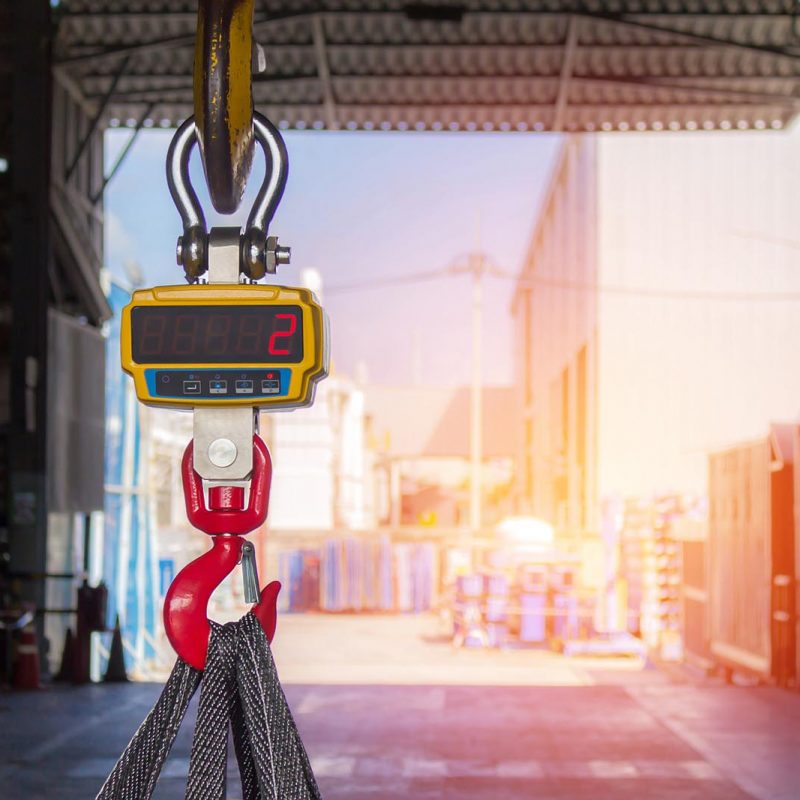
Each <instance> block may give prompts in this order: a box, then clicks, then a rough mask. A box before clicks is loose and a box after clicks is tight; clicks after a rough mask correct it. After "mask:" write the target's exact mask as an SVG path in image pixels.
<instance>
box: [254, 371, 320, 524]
mask: <svg viewBox="0 0 800 800" xmlns="http://www.w3.org/2000/svg"><path fill="white" fill-rule="evenodd" d="M332 389H333V387H332V385H331V380H330V379H328V380H326V381H323V382H322V383H321V384H319V386H318V387H317V393H316V399H315V401H314V405H313V406H311V407H310V408H301V409H298V410H296V411H291V412H278V413H272V414H262V415H261V420H262V423H261V425H262V432H263V435H264V438H265V440H266V441H267V444H268V446H269V449H270V453H271V455H272V490H271V492H270V504H269V517H268V524H269V527H271V528H277V529H281V530H293V529H294V530H331V529H332V528H333V527H334V521H335V520H334V493H335V487H334V453H335V438H334V430H333V415H332V408H331V400H332V394H334V392H333V391H332Z"/></svg>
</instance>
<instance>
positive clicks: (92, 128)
mask: <svg viewBox="0 0 800 800" xmlns="http://www.w3.org/2000/svg"><path fill="white" fill-rule="evenodd" d="M127 66H128V58H125V59H123V61H122V63H121V64H120V65H119V67H118V68H117V71H116V72H115V73H114V78H113V80H112V81H111V86H109V88H108V91H107V92H106V94H105V96H104V97H103V99H102V100H101V101H100V105H99V106H98V108H97V111H96V112H95V115H94V117H93V118H92V121H91V122H90V123H89V130H87V131H86V133H85V134H84V136H83V139H81V141H80V144H79V145H78V150H77V152H76V153H75V155H74V156H73V158H72V161H71V162H70V164H69V166H68V167H67V171H66V173H65V174H64V183H69V179H70V178H71V177H72V173H73V172H75V168H76V167H77V166H78V164H79V163H80V160H81V156H82V155H83V153H84V151H85V150H86V147H87V146H88V144H89V142H91V141H92V136H94V134H95V132H96V131H97V129H98V127H99V125H100V122H101V121H102V119H103V114H105V112H106V107H107V106H108V103H109V101H110V100H111V98H112V97H113V95H114V92H115V91H116V88H117V84H118V83H119V79H120V78H121V77H122V76H123V74H124V73H125V69H126V68H127Z"/></svg>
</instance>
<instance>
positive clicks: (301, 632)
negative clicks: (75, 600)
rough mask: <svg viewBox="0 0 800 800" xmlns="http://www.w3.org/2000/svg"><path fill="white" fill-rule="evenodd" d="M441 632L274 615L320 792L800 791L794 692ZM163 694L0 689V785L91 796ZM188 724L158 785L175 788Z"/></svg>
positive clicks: (775, 798)
mask: <svg viewBox="0 0 800 800" xmlns="http://www.w3.org/2000/svg"><path fill="white" fill-rule="evenodd" d="M440 632H441V629H440V626H439V623H438V621H437V620H436V619H435V618H432V617H422V618H413V617H285V618H282V619H281V621H280V628H279V633H278V639H277V641H276V643H275V644H276V647H275V651H276V659H277V661H278V663H279V668H280V670H281V675H282V678H283V680H284V683H285V685H286V691H287V696H288V698H289V701H290V704H291V705H292V708H293V710H294V713H295V716H296V719H297V722H298V725H299V727H300V729H301V732H302V735H303V738H304V741H305V743H306V746H307V748H308V751H309V753H310V755H311V757H312V761H313V764H314V768H315V771H316V774H317V777H318V780H319V783H320V786H321V788H322V792H323V796H324V797H325V798H326V800H345V798H347V800H358V798H374V799H375V800H399V799H400V798H403V800H406V798H420V800H427V799H428V798H452V799H453V800H456V798H458V800H473V799H474V800H478V799H480V800H499V799H500V798H536V799H537V800H541V799H542V798H565V799H566V798H568V799H569V800H580V799H581V798H592V800H602V799H603V798H615V800H624V798H636V800H656V798H659V799H660V798H664V800H667V799H668V800H689V798H692V799H694V798H698V800H699V798H703V800H740V799H741V800H743V799H744V798H757V800H790V799H791V800H797V798H798V797H800V794H799V793H798V786H800V757H799V755H800V695H798V694H793V693H788V692H783V691H779V690H774V689H766V688H740V687H730V686H722V685H718V684H715V683H711V682H702V681H697V680H693V679H691V678H689V677H687V676H684V675H683V674H682V673H680V672H676V671H670V673H669V674H667V673H665V672H663V671H661V670H659V669H656V668H653V667H649V666H646V665H643V664H640V663H638V662H631V661H628V660H621V659H612V660H606V661H603V662H599V661H598V662H587V661H580V662H574V661H568V660H566V659H564V658H562V657H561V656H557V655H554V654H551V653H543V652H535V651H525V652H505V653H487V652H465V651H454V650H453V649H452V648H451V647H450V646H449V645H448V644H446V643H445V642H444V641H442V640H441V638H440V637H439V634H440ZM492 676H494V683H495V684H496V685H492V683H493V680H492ZM159 691H160V687H159V686H158V685H157V684H143V683H135V684H129V685H122V686H119V685H117V686H90V687H84V688H80V689H70V688H58V689H49V690H46V691H42V692H38V693H31V694H11V695H4V696H2V697H0V797H2V798H3V799H4V800H38V799H39V798H42V800H44V798H47V800H53V798H58V799H59V800H72V799H73V798H74V799H75V800H78V798H80V800H85V799H86V798H92V797H94V795H95V793H96V791H97V789H98V788H99V786H100V784H101V783H102V781H103V779H104V777H105V776H106V774H107V773H108V772H109V770H110V769H111V767H112V766H113V764H114V761H115V759H116V757H117V756H118V755H119V753H120V752H121V751H122V750H123V749H124V747H125V745H126V744H127V741H128V739H129V737H130V736H131V734H132V733H133V731H134V730H135V729H136V727H137V726H138V724H139V722H140V721H141V719H142V718H143V717H144V716H145V714H146V713H147V711H148V710H149V709H150V707H151V706H152V704H153V702H154V700H155V698H156V696H157V695H158V692H159ZM192 724H193V721H192V719H191V718H187V720H186V722H185V723H184V727H183V729H182V731H181V735H180V737H179V739H178V742H177V744H176V746H175V748H174V751H173V753H172V755H171V757H170V760H169V762H168V763H167V766H166V768H165V771H164V773H163V775H162V779H161V782H160V784H159V788H158V790H157V792H156V795H155V797H156V798H161V800H177V799H178V798H182V797H183V787H184V780H185V774H186V769H187V763H188V752H189V745H190V740H191V728H192ZM231 783H232V786H233V788H232V789H231V791H230V798H231V800H233V798H236V797H239V796H240V795H239V794H238V786H237V785H236V782H235V781H233V780H232V781H231Z"/></svg>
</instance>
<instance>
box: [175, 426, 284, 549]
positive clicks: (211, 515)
mask: <svg viewBox="0 0 800 800" xmlns="http://www.w3.org/2000/svg"><path fill="white" fill-rule="evenodd" d="M181 473H182V477H183V496H184V500H185V501H186V516H187V517H188V518H189V522H190V523H191V524H192V525H194V527H195V528H197V529H198V530H201V531H203V532H204V533H208V534H210V535H211V536H218V535H220V534H231V535H234V536H242V535H243V534H246V533H250V531H254V530H255V529H256V528H258V527H259V526H260V525H263V523H264V521H265V520H266V518H267V511H268V510H269V489H270V484H271V483H272V459H271V458H270V455H269V450H268V449H267V446H266V444H264V440H263V439H262V438H261V437H260V436H259V435H258V434H254V435H253V472H252V476H251V478H250V497H249V499H248V501H247V505H245V487H244V486H241V485H234V486H221V485H212V486H210V487H209V488H208V500H206V492H205V487H204V485H203V478H202V477H201V476H200V475H199V474H198V473H197V471H196V470H195V469H194V441H191V442H189V444H188V445H187V447H186V450H185V451H184V453H183V461H182V463H181Z"/></svg>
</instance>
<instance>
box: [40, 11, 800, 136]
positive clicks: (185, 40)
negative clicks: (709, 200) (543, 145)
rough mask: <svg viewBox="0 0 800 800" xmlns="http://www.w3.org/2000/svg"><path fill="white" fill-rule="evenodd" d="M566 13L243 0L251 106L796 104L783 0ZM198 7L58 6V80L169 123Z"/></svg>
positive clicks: (394, 108) (739, 107) (561, 108)
mask: <svg viewBox="0 0 800 800" xmlns="http://www.w3.org/2000/svg"><path fill="white" fill-rule="evenodd" d="M575 7H576V4H574V3H567V2H559V0H433V1H432V2H416V1H415V2H403V1H402V0H386V1H385V2H381V3H375V2H373V1H372V0H320V1H319V2H309V0H271V2H270V3H269V4H266V3H263V2H256V16H255V28H254V30H255V37H256V40H257V41H258V42H259V43H260V44H261V45H262V46H263V49H264V54H265V56H266V66H265V68H264V70H263V71H262V72H260V73H259V74H258V75H256V76H255V85H254V95H255V100H256V104H257V106H258V107H259V109H260V110H262V111H263V112H264V113H266V114H267V116H269V117H270V118H271V119H272V120H274V121H275V122H277V123H279V124H281V125H282V126H283V127H294V128H304V127H313V128H354V129H355V128H361V129H371V128H376V129H381V128H385V129H400V130H405V129H434V130H436V129H444V130H448V129H467V130H473V129H479V130H480V129H498V128H499V129H522V130H565V131H573V130H574V131H591V130H636V129H651V130H652V129H655V130H661V129H665V130H668V129H680V128H683V129H695V128H699V129H706V128H745V127H757V128H762V127H782V126H784V125H785V124H786V123H787V122H788V121H789V120H790V119H791V118H792V117H793V116H794V114H795V113H796V110H797V103H798V99H797V98H796V97H795V95H796V94H797V89H798V77H799V76H800V39H799V38H798V31H797V27H796V25H795V16H794V15H795V13H796V8H795V3H794V2H793V0H726V2H724V3H722V2H714V3H708V2H704V1H703V0H678V2H675V1H674V0H619V1H618V2H616V3H614V4H613V5H612V4H610V3H607V2H602V0H587V2H585V3H583V4H581V5H580V8H581V11H580V13H566V10H569V9H574V8H575ZM612 7H613V9H614V12H613V13H609V12H608V11H607V9H609V8H612ZM266 8H268V9H269V10H268V11H267V10H265V9H266ZM196 9H197V2H196V0H126V1H125V2H122V0H63V2H61V3H60V5H59V7H58V8H57V9H56V10H55V11H54V15H55V16H56V19H57V20H58V26H59V28H58V37H57V43H56V58H57V60H58V62H59V67H58V68H57V77H58V79H59V80H61V81H63V82H65V83H67V84H69V85H70V86H71V87H72V89H73V90H74V91H75V92H76V93H79V94H81V95H82V96H83V97H84V98H85V100H86V102H87V104H88V105H90V106H91V107H93V108H94V109H95V110H96V111H98V112H99V113H100V114H101V116H102V120H103V122H104V124H110V125H131V126H135V125H136V124H137V123H138V122H139V121H144V120H147V124H156V125H158V124H163V125H165V126H169V125H174V124H176V123H177V122H178V121H180V120H181V119H183V118H184V117H186V116H187V115H188V114H190V113H191V105H192V80H191V69H192V57H193V43H194V31H195V24H196ZM709 9H710V10H709Z"/></svg>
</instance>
